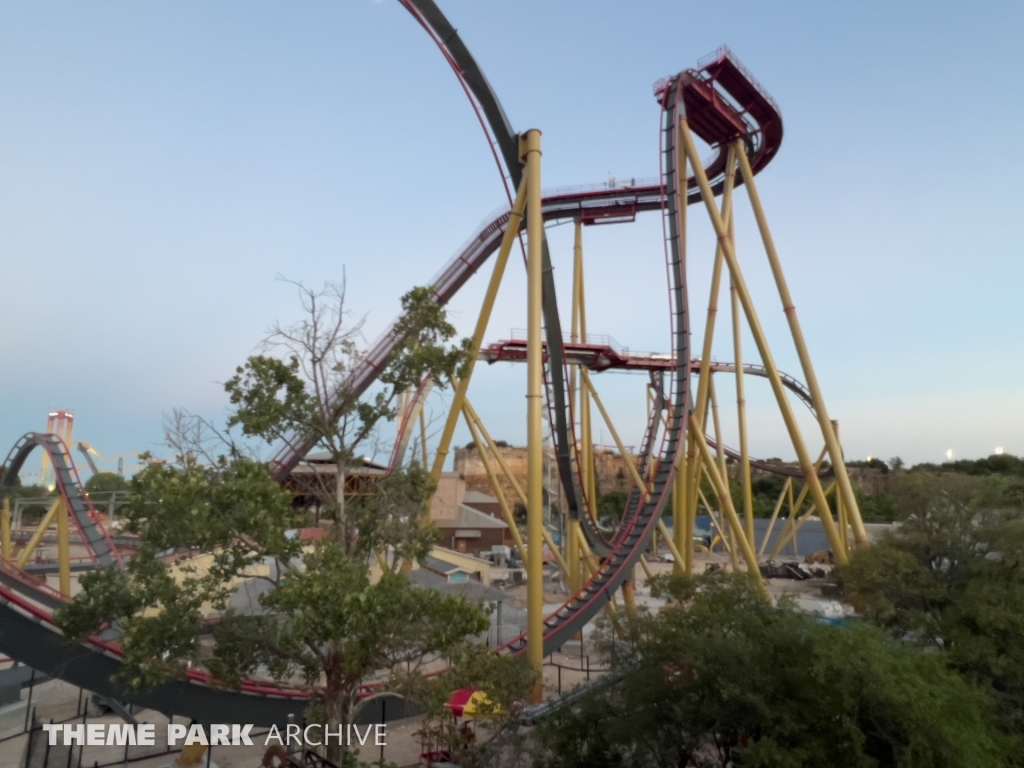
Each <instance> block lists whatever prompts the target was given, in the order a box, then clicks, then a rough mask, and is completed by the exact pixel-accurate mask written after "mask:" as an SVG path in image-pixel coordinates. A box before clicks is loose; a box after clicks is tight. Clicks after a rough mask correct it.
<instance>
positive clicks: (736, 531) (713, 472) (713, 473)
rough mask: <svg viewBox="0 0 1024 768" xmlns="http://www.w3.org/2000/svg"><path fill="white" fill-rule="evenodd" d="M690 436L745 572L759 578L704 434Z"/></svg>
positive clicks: (751, 549)
mask: <svg viewBox="0 0 1024 768" xmlns="http://www.w3.org/2000/svg"><path fill="white" fill-rule="evenodd" d="M692 434H693V435H694V437H695V439H696V440H697V448H698V450H700V453H701V457H702V458H703V459H704V471H705V472H706V473H707V476H708V480H710V481H711V487H712V488H714V489H715V493H716V494H717V495H718V500H719V501H720V502H721V504H722V508H723V511H724V512H725V518H726V520H728V521H729V525H730V526H731V527H732V529H733V538H734V541H735V542H736V544H737V545H739V549H740V551H741V552H743V559H744V560H746V561H747V570H748V571H749V572H750V573H752V574H757V575H758V576H760V569H759V568H758V567H757V553H756V552H754V546H753V544H752V543H751V542H750V541H749V540H748V539H747V536H746V534H745V533H744V532H743V526H741V525H740V520H739V517H738V516H737V515H736V508H735V507H734V506H733V504H732V497H731V496H730V495H729V493H728V490H727V487H726V485H725V483H726V482H727V481H726V480H723V479H722V477H721V475H719V474H718V467H717V466H716V464H715V457H714V455H713V454H712V453H711V450H710V449H709V448H708V444H707V441H706V440H705V439H704V432H703V430H701V429H695V430H693V432H692Z"/></svg>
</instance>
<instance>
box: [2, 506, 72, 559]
mask: <svg viewBox="0 0 1024 768" xmlns="http://www.w3.org/2000/svg"><path fill="white" fill-rule="evenodd" d="M63 508H64V501H63V500H62V499H57V500H56V501H55V502H53V504H51V505H50V509H49V510H48V511H47V513H46V515H44V516H43V519H42V520H40V521H39V527H38V528H36V532H35V533H33V534H32V538H31V539H29V540H28V544H26V545H25V549H23V550H22V551H21V553H20V554H19V555H18V559H17V561H16V562H15V563H14V565H15V566H16V567H17V568H18V569H19V570H20V569H22V568H24V567H25V565H26V564H28V560H29V558H30V557H32V555H33V553H35V551H36V549H38V547H39V543H40V542H41V541H42V540H43V536H44V535H45V534H46V530H47V529H48V528H49V527H50V524H51V523H53V521H54V520H55V519H56V518H57V515H58V514H59V513H60V512H61V511H62V510H63Z"/></svg>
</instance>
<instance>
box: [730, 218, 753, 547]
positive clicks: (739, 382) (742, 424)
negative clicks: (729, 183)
mask: <svg viewBox="0 0 1024 768" xmlns="http://www.w3.org/2000/svg"><path fill="white" fill-rule="evenodd" d="M733 231H734V230H733V220H732V218H730V220H729V232H730V236H732V232H733ZM729 296H730V299H731V304H732V346H733V357H734V360H735V363H736V416H737V420H738V421H739V428H740V484H741V485H742V486H743V522H744V523H745V524H746V526H747V538H748V539H750V540H751V541H754V538H755V533H754V481H753V477H752V476H751V474H750V444H749V443H748V441H747V389H746V384H745V383H744V381H743V325H742V323H741V322H740V297H739V295H738V294H737V293H736V284H735V283H734V282H733V280H732V278H731V277H730V278H729Z"/></svg>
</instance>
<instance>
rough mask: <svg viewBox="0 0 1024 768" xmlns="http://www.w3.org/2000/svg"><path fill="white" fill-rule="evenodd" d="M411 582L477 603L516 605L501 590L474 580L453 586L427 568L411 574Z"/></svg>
mask: <svg viewBox="0 0 1024 768" xmlns="http://www.w3.org/2000/svg"><path fill="white" fill-rule="evenodd" d="M409 580H410V581H412V583H413V584H414V585H416V586H417V587H420V588H422V589H433V590H435V591H437V592H440V593H442V594H445V595H456V596H462V597H465V598H466V599H468V600H472V601H473V602H475V603H479V602H483V601H484V600H488V601H490V602H495V603H514V602H515V601H514V600H513V598H512V596H511V595H507V594H505V593H504V592H502V591H501V590H500V589H495V588H494V587H485V586H484V585H483V584H481V583H480V582H479V581H473V580H472V579H471V580H469V581H466V582H463V583H461V584H451V583H449V582H448V580H447V579H445V578H444V576H438V575H437V574H436V573H434V572H433V571H430V570H428V569H426V568H417V569H416V570H415V571H412V572H411V573H410V574H409Z"/></svg>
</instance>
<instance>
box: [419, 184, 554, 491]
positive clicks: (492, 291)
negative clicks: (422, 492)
mask: <svg viewBox="0 0 1024 768" xmlns="http://www.w3.org/2000/svg"><path fill="white" fill-rule="evenodd" d="M528 183H529V176H525V175H524V176H523V181H522V183H521V184H520V185H519V194H518V195H517V196H516V202H515V205H513V206H512V212H511V213H510V214H509V219H508V228H507V229H506V230H505V234H504V236H503V237H502V239H501V247H500V248H499V249H498V258H497V259H496V261H495V262H494V272H492V273H491V282H490V283H489V284H488V286H487V293H486V294H485V295H484V303H483V306H482V307H481V308H480V315H479V316H478V317H477V321H476V329H475V330H474V331H473V341H472V346H471V347H470V354H469V360H468V361H467V362H466V371H465V375H463V377H462V379H461V380H460V381H459V383H458V384H457V385H456V387H455V397H454V399H453V400H452V407H451V410H450V411H449V412H448V420H447V421H446V422H445V424H444V430H443V431H442V433H441V442H440V444H439V445H438V446H437V455H436V456H435V457H434V466H433V467H432V469H431V472H430V475H431V477H432V478H433V480H434V482H435V483H436V482H437V481H438V479H439V478H440V477H441V472H442V471H444V463H445V461H446V460H447V458H448V449H449V448H450V447H451V443H452V437H453V436H454V434H455V426H456V425H457V424H458V423H459V414H460V413H462V402H463V401H464V400H465V399H466V391H467V390H468V389H469V380H470V379H471V378H472V375H473V366H474V365H476V357H477V355H478V354H479V353H480V347H481V346H482V345H483V342H484V334H485V333H486V332H487V323H488V322H489V321H490V319H491V310H493V309H494V300H495V299H496V298H497V296H498V288H499V287H500V286H501V279H502V277H503V276H504V274H505V267H506V265H507V264H508V256H509V254H510V253H511V252H512V245H513V244H514V243H515V241H516V236H517V235H518V234H519V227H520V224H521V222H522V220H523V211H524V210H525V208H526V189H527V185H528ZM539 215H540V214H538V216H539ZM423 466H424V467H426V455H425V454H424V465H423Z"/></svg>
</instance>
